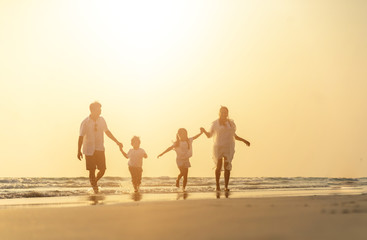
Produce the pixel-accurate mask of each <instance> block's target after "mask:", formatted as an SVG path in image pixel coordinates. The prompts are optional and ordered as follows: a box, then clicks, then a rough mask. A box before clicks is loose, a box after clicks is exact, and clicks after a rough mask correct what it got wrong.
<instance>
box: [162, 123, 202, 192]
mask: <svg viewBox="0 0 367 240" xmlns="http://www.w3.org/2000/svg"><path fill="white" fill-rule="evenodd" d="M202 133H203V132H200V133H199V134H198V135H196V136H194V137H191V138H188V137H187V131H186V129H185V128H180V129H178V132H177V135H176V142H174V144H173V145H172V146H170V147H169V148H167V149H166V150H165V151H164V152H163V153H161V154H159V155H158V158H159V157H161V156H163V155H164V154H165V153H167V152H169V151H171V150H175V152H176V163H177V167H178V169H179V170H180V174H179V175H178V176H177V180H176V187H180V180H181V178H182V177H183V190H185V188H186V185H187V175H188V173H189V167H191V164H190V161H189V158H190V157H191V156H192V142H193V141H194V140H195V139H197V138H198V137H199V136H200V135H201V134H202Z"/></svg>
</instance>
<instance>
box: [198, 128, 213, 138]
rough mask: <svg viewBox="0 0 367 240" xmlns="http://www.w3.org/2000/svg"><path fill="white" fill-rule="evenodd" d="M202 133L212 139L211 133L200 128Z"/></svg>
mask: <svg viewBox="0 0 367 240" xmlns="http://www.w3.org/2000/svg"><path fill="white" fill-rule="evenodd" d="M200 131H201V132H202V133H204V134H205V135H206V137H207V138H210V137H211V136H212V134H211V133H210V132H207V131H206V130H205V128H202V127H201V128H200Z"/></svg>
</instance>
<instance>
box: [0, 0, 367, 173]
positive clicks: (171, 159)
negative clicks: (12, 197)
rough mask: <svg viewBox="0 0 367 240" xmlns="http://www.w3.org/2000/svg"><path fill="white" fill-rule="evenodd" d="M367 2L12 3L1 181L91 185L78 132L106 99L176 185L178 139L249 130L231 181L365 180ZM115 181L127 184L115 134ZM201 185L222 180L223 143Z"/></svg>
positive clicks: (4, 67) (110, 153) (6, 33)
mask: <svg viewBox="0 0 367 240" xmlns="http://www.w3.org/2000/svg"><path fill="white" fill-rule="evenodd" d="M366 12H367V2H366V1H358V0H354V1H346V0H338V1H332V0H323V1H301V0H296V1H291V0H277V1H275V0H266V1H261V2H258V3H256V2H252V1H219V0H218V1H185V2H182V3H178V2H172V1H153V2H152V1H142V2H130V1H127V2H120V1H97V0H95V1H92V0H88V1H87V0H81V1H56V0H50V1H41V0H35V1H21V0H15V1H2V2H0V42H1V43H2V44H1V45H0V53H1V55H0V92H1V94H0V111H1V112H2V118H1V123H2V126H3V130H2V132H1V139H0V146H1V153H2V157H1V158H2V161H1V162H2V168H1V169H0V177H79V176H81V177H84V176H85V177H86V176H87V175H88V172H87V171H86V170H85V160H84V159H83V161H82V162H80V161H79V160H78V159H77V140H78V136H79V127H80V123H81V122H82V120H83V119H84V118H86V117H87V116H88V115H89V109H88V107H89V104H90V103H91V102H94V101H99V102H100V103H101V104H102V114H101V116H103V117H104V118H105V120H106V122H107V125H108V127H109V129H110V130H111V132H112V133H113V134H114V135H115V137H116V138H117V139H118V140H119V141H121V142H122V143H123V144H124V150H125V151H127V150H128V149H130V148H131V145H130V139H131V138H132V137H133V136H134V135H137V136H140V138H141V147H142V148H144V149H145V150H146V152H147V154H148V159H146V160H144V165H143V170H144V171H143V177H156V176H170V177H173V176H177V174H178V169H177V167H176V161H175V158H176V156H175V153H174V152H170V153H167V154H166V155H164V156H163V157H161V158H160V159H157V158H156V156H157V155H158V154H159V153H161V152H162V151H163V150H165V149H166V148H167V147H169V146H170V145H171V144H172V141H174V140H175V135H176V133H177V130H178V128H181V127H184V128H186V129H187V130H188V133H189V136H193V135H195V134H197V133H199V128H200V127H205V128H206V129H208V128H209V126H210V124H211V122H212V121H214V120H216V119H217V117H218V111H219V108H220V106H221V105H224V106H227V107H228V108H229V116H230V118H231V119H233V120H234V121H235V123H236V125H237V135H239V136H240V137H243V138H245V139H247V140H249V141H250V142H251V147H247V146H245V145H244V144H243V143H241V142H238V141H237V142H236V153H235V156H234V160H233V170H232V173H231V174H232V175H231V176H233V177H268V176H269V177H271V176H272V177H297V176H301V177H367V124H366V123H367V111H366V107H367V94H366V91H367V68H366V66H367V47H366V43H367V14H366ZM105 148H106V158H107V171H106V176H121V177H129V176H130V175H129V172H128V169H127V160H126V159H125V158H124V157H123V156H122V154H121V153H120V152H119V149H118V147H117V146H116V144H115V143H113V142H112V141H111V140H110V139H109V138H108V137H107V136H105ZM193 151H194V153H193V157H192V158H191V160H190V161H191V165H192V167H191V168H190V170H189V177H190V176H195V177H200V176H203V177H211V176H213V177H214V170H213V169H212V168H213V166H214V165H213V162H212V158H211V151H212V139H207V138H206V137H205V136H204V135H203V136H201V137H200V138H199V139H197V140H195V141H194V143H193Z"/></svg>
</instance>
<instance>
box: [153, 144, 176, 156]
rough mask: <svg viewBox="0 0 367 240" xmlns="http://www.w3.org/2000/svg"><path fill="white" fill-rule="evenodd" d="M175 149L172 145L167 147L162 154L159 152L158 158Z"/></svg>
mask: <svg viewBox="0 0 367 240" xmlns="http://www.w3.org/2000/svg"><path fill="white" fill-rule="evenodd" d="M172 149H173V146H170V147H169V148H167V149H166V150H165V151H164V152H162V153H161V154H159V155H158V156H157V158H160V157H162V156H163V155H164V154H166V153H168V152H169V151H171V150H172Z"/></svg>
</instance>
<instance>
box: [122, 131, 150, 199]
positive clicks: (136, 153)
mask: <svg viewBox="0 0 367 240" xmlns="http://www.w3.org/2000/svg"><path fill="white" fill-rule="evenodd" d="M131 146H133V148H132V149H130V150H129V152H128V153H125V152H124V150H122V147H120V151H121V153H122V155H124V157H126V158H128V159H129V162H128V165H129V171H130V174H131V182H132V184H133V186H134V190H135V192H138V191H139V187H140V184H141V175H142V173H143V158H147V157H148V156H147V154H146V152H145V150H144V149H142V148H140V138H139V137H136V136H134V137H133V138H132V139H131Z"/></svg>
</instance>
